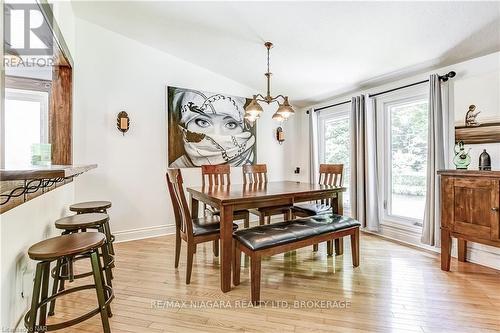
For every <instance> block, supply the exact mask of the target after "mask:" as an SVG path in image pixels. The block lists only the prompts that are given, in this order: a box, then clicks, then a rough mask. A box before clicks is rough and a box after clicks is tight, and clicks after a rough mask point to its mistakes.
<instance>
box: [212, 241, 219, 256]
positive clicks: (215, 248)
mask: <svg viewBox="0 0 500 333" xmlns="http://www.w3.org/2000/svg"><path fill="white" fill-rule="evenodd" d="M212 247H213V249H212V251H213V252H214V257H218V256H219V240H218V239H216V240H214V241H213V244H212Z"/></svg>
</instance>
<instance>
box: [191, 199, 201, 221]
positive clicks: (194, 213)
mask: <svg viewBox="0 0 500 333" xmlns="http://www.w3.org/2000/svg"><path fill="white" fill-rule="evenodd" d="M199 205H200V203H199V201H198V200H197V199H195V198H193V196H191V218H193V219H197V218H198V214H199Z"/></svg>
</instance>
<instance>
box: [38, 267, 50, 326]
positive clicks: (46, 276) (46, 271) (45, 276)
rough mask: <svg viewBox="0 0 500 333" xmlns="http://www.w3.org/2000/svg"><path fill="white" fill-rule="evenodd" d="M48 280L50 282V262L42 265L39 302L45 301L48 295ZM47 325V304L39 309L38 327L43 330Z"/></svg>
mask: <svg viewBox="0 0 500 333" xmlns="http://www.w3.org/2000/svg"><path fill="white" fill-rule="evenodd" d="M49 280H50V262H45V263H44V264H43V272H42V291H41V295H40V302H43V301H44V300H46V299H47V296H48V293H49ZM46 323H47V304H44V305H42V306H41V307H40V324H39V325H40V327H41V329H42V330H43V329H44V326H45V324H46Z"/></svg>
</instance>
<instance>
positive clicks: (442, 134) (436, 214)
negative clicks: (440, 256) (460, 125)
mask: <svg viewBox="0 0 500 333" xmlns="http://www.w3.org/2000/svg"><path fill="white" fill-rule="evenodd" d="M429 87H430V89H429V134H428V150H427V194H426V200H425V211H424V223H423V228H422V237H421V241H422V243H424V244H428V245H431V246H440V234H441V233H440V226H441V223H440V221H441V218H440V211H439V204H440V203H439V201H440V195H439V193H440V182H439V177H438V175H437V174H436V172H437V171H438V170H439V169H444V168H445V165H446V164H445V163H446V160H447V157H446V149H445V147H447V138H448V128H449V119H448V118H449V115H448V112H447V111H446V109H447V107H446V108H443V99H442V95H441V94H442V92H441V82H440V80H439V75H438V74H432V75H431V76H430V78H429Z"/></svg>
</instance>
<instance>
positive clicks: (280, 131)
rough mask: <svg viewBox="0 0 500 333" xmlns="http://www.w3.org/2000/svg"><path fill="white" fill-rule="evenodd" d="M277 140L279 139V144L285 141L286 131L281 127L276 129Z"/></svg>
mask: <svg viewBox="0 0 500 333" xmlns="http://www.w3.org/2000/svg"><path fill="white" fill-rule="evenodd" d="M276 140H278V142H279V144H282V143H283V141H285V132H283V129H282V128H281V127H278V128H277V129H276Z"/></svg>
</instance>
